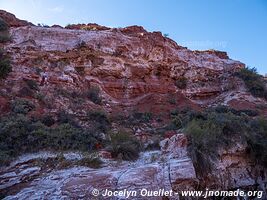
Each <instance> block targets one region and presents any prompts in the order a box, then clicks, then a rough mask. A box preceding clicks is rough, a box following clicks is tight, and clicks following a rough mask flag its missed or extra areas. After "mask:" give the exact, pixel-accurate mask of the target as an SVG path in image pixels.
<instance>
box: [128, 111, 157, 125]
mask: <svg viewBox="0 0 267 200" xmlns="http://www.w3.org/2000/svg"><path fill="white" fill-rule="evenodd" d="M151 119H152V113H150V112H133V113H132V114H131V115H130V116H129V120H130V121H131V122H132V123H148V122H149V121H150V120H151Z"/></svg>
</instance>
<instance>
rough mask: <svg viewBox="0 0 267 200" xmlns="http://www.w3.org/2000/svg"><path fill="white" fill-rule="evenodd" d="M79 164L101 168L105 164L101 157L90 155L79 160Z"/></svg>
mask: <svg viewBox="0 0 267 200" xmlns="http://www.w3.org/2000/svg"><path fill="white" fill-rule="evenodd" d="M78 164H79V165H81V166H85V167H91V168H100V167H101V165H102V164H103V161H102V160H101V159H100V158H99V157H96V156H93V155H89V156H85V157H83V158H82V159H81V160H79V161H78Z"/></svg>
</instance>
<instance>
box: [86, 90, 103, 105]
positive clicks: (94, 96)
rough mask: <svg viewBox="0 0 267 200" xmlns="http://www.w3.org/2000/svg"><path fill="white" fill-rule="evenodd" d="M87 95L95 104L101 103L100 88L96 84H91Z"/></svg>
mask: <svg viewBox="0 0 267 200" xmlns="http://www.w3.org/2000/svg"><path fill="white" fill-rule="evenodd" d="M87 97H88V98H89V99H90V100H91V101H92V102H94V103H95V104H101V102H102V98H101V97H100V90H99V88H98V87H96V86H91V87H90V88H89V89H88V91H87Z"/></svg>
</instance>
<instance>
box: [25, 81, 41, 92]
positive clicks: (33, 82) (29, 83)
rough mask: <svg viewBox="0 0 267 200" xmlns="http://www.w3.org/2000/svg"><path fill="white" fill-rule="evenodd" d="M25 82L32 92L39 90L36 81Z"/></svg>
mask: <svg viewBox="0 0 267 200" xmlns="http://www.w3.org/2000/svg"><path fill="white" fill-rule="evenodd" d="M24 81H25V82H26V84H27V86H28V87H29V88H30V89H31V90H39V86H38V84H37V82H36V81H35V80H32V79H25V80H24Z"/></svg>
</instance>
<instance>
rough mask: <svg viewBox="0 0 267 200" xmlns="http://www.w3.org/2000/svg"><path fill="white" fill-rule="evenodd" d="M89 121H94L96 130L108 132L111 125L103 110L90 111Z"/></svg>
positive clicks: (88, 114)
mask: <svg viewBox="0 0 267 200" xmlns="http://www.w3.org/2000/svg"><path fill="white" fill-rule="evenodd" d="M87 118H88V120H89V121H91V122H93V124H94V128H95V130H98V131H102V132H106V131H107V130H108V127H109V125H110V121H109V119H108V117H107V115H106V113H105V112H103V111H89V112H88V113H87Z"/></svg>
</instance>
